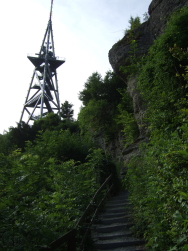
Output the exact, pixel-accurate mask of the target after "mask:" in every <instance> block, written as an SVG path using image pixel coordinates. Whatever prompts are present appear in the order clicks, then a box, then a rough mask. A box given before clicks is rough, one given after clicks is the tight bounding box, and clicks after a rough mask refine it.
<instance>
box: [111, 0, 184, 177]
mask: <svg viewBox="0 0 188 251" xmlns="http://www.w3.org/2000/svg"><path fill="white" fill-rule="evenodd" d="M184 6H188V1H187V0H153V1H152V2H151V4H150V6H149V9H148V13H149V15H150V17H149V19H148V21H146V22H144V23H143V24H142V25H141V26H140V27H139V28H137V29H136V30H135V31H134V39H135V40H137V42H138V50H137V51H136V56H138V57H139V56H143V55H145V54H147V52H148V49H149V48H150V46H151V45H152V44H153V43H154V41H155V39H156V38H157V37H159V36H160V35H161V34H163V33H164V32H165V27H166V24H167V22H168V19H169V17H170V16H171V14H172V13H173V12H174V11H176V10H178V9H180V8H182V7H184ZM130 43H131V39H130V37H129V34H126V35H125V36H124V37H123V38H122V39H121V40H120V41H119V42H117V43H116V44H114V45H113V47H112V48H111V50H110V51H109V62H110V64H111V66H112V68H113V70H114V72H115V73H116V74H117V75H119V76H120V77H121V78H122V79H123V80H124V81H125V85H127V91H128V92H129V94H130V96H131V97H132V99H133V105H134V115H135V118H136V120H137V123H138V127H139V131H140V137H139V138H138V140H137V141H136V142H135V143H133V144H132V145H130V146H129V147H128V148H127V149H123V148H122V147H121V149H120V147H118V143H117V142H116V143H115V145H114V150H113V154H114V152H115V155H118V156H120V155H121V156H122V160H124V165H125V168H124V169H123V170H122V172H124V171H125V170H126V163H127V162H128V161H129V160H130V158H131V156H132V155H135V154H139V150H138V149H139V144H140V143H141V142H143V141H146V140H148V139H147V138H148V137H147V135H148V131H147V126H145V125H144V123H143V118H144V114H145V112H146V109H147V108H146V106H145V105H144V103H143V100H142V97H141V95H140V94H139V92H138V91H137V90H136V86H137V76H136V74H135V76H132V77H131V78H127V76H126V74H124V73H123V72H122V71H120V66H127V65H129V61H128V60H127V59H128V57H129V55H130V49H131V44H130ZM115 149H118V152H117V153H116V150H115ZM108 150H109V151H110V149H108ZM120 152H121V154H120ZM119 159H121V157H119Z"/></svg>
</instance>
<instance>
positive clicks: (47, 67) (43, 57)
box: [20, 0, 65, 123]
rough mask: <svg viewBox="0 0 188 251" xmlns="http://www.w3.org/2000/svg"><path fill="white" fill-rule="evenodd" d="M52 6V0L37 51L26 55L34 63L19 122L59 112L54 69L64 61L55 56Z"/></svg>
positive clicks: (27, 121)
mask: <svg viewBox="0 0 188 251" xmlns="http://www.w3.org/2000/svg"><path fill="white" fill-rule="evenodd" d="M52 7H53V0H52V1H51V10H50V18H49V21H48V24H47V28H46V31H45V34H44V38H43V41H42V45H41V48H40V51H39V53H35V54H34V55H31V54H30V55H28V56H27V58H28V59H29V60H30V61H31V63H32V64H33V65H34V71H33V75H32V78H31V82H30V84H29V90H28V93H27V96H26V99H25V103H24V106H23V110H22V113H21V118H20V123H21V121H23V120H26V123H29V122H30V121H31V120H36V119H38V118H41V117H44V116H45V115H46V114H47V113H50V112H56V113H59V112H60V101H59V90H58V80H57V71H56V70H57V68H58V67H59V66H60V65H62V64H63V63H64V62H65V59H63V58H59V57H56V56H55V48H54V39H53V30H52ZM26 117H27V119H26Z"/></svg>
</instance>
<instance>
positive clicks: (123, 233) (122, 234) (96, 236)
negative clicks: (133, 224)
mask: <svg viewBox="0 0 188 251" xmlns="http://www.w3.org/2000/svg"><path fill="white" fill-rule="evenodd" d="M132 235H133V233H132V231H130V230H126V231H121V230H120V231H116V232H111V233H97V232H93V233H92V236H93V239H95V240H96V239H99V240H106V239H113V238H118V237H130V236H132Z"/></svg>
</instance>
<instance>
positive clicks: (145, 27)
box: [109, 0, 188, 77]
mask: <svg viewBox="0 0 188 251" xmlns="http://www.w3.org/2000/svg"><path fill="white" fill-rule="evenodd" d="M186 5H188V1H187V0H153V1H152V2H151V4H150V6H149V10H148V13H149V15H150V18H149V20H148V21H147V22H145V23H143V24H142V25H141V26H140V27H139V28H138V29H136V30H135V34H134V39H136V40H137V41H138V51H137V52H136V54H137V55H138V56H140V55H144V54H146V53H147V51H148V49H149V47H150V46H151V45H152V44H153V42H154V40H155V39H156V38H157V37H158V36H160V35H161V34H162V33H163V32H164V31H165V27H166V23H167V21H168V19H169V17H170V16H171V14H172V13H173V12H174V11H176V10H178V9H179V8H182V7H184V6H186ZM130 42H131V40H130V39H129V35H128V34H127V35H125V36H124V38H123V39H122V40H120V41H119V42H117V43H116V44H114V46H113V47H112V48H111V50H110V51H109V61H110V64H111V66H112V68H113V70H114V72H115V73H116V74H118V75H120V76H122V77H123V74H122V73H121V72H120V71H119V68H120V66H125V65H127V64H128V63H129V62H127V58H128V57H129V55H130Z"/></svg>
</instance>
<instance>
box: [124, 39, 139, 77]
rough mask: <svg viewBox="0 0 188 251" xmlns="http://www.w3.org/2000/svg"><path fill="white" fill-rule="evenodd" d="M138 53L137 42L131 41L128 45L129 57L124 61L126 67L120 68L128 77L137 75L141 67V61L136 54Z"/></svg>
mask: <svg viewBox="0 0 188 251" xmlns="http://www.w3.org/2000/svg"><path fill="white" fill-rule="evenodd" d="M137 51H138V41H137V40H135V39H133V40H131V43H130V51H129V57H128V58H127V59H126V64H127V65H126V66H120V71H122V72H123V73H124V74H126V75H127V76H128V77H131V76H135V75H138V73H139V70H140V67H141V65H142V62H141V59H140V58H139V57H138V55H137V54H136V52H137Z"/></svg>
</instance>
